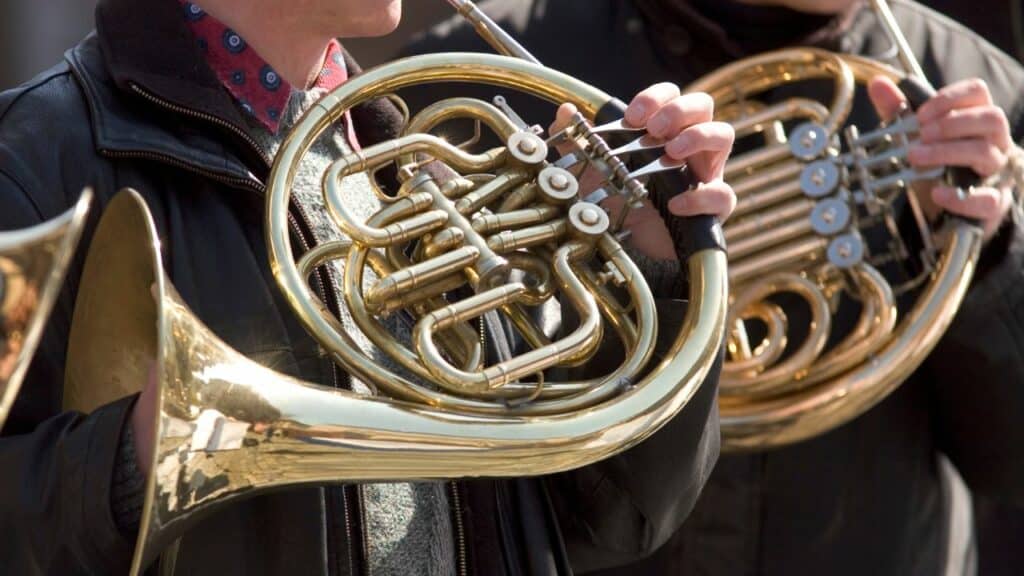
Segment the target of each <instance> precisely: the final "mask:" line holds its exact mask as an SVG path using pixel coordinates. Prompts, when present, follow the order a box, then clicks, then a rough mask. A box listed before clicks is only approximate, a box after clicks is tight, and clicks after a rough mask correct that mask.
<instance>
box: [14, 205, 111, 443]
mask: <svg viewBox="0 0 1024 576" xmlns="http://www.w3.org/2000/svg"><path fill="white" fill-rule="evenodd" d="M91 198H92V193H91V192H90V191H89V190H85V191H84V192H83V193H82V196H81V197H80V198H79V200H78V203H77V204H75V206H74V207H73V208H71V209H70V210H68V211H67V212H65V213H64V214H61V215H60V216H58V217H56V218H54V219H52V220H49V221H47V222H43V223H42V224H37V225H36V226H33V227H31V228H27V229H24V230H15V231H4V232H0V428H2V427H3V424H4V421H5V420H6V419H7V415H8V413H9V412H10V410H11V406H12V405H13V404H14V399H15V398H16V397H17V395H18V390H19V389H20V388H21V383H22V380H24V378H25V373H26V372H27V371H28V367H29V363H30V362H31V361H32V356H33V354H34V353H35V351H36V347H37V346H38V345H39V339H40V338H41V337H42V334H43V327H44V326H45V325H46V320H47V318H48V317H49V316H50V310H51V309H52V308H53V304H54V302H55V301H56V300H57V296H58V295H59V294H60V288H61V284H62V283H63V280H64V274H65V273H66V272H67V269H68V266H69V265H70V264H71V258H72V256H73V255H74V252H75V246H77V245H78V239H79V238H80V237H81V234H82V229H83V228H84V227H85V217H86V214H87V213H88V211H89V202H90V200H91Z"/></svg>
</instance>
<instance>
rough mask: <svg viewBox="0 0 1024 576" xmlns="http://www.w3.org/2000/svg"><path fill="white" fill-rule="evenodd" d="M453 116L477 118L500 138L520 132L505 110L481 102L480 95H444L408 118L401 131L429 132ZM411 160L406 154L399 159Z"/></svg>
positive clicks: (412, 160) (413, 161)
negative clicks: (453, 96) (449, 96)
mask: <svg viewBox="0 0 1024 576" xmlns="http://www.w3.org/2000/svg"><path fill="white" fill-rule="evenodd" d="M453 118H458V119H460V120H463V119H467V118H468V119H471V120H479V121H480V122H482V123H484V124H485V125H486V126H487V127H488V128H490V129H491V130H493V131H494V133H495V134H497V135H498V137H500V138H501V140H502V141H505V140H507V139H508V137H509V136H511V135H513V134H515V133H516V132H518V131H519V127H518V126H516V125H515V124H514V123H513V122H512V120H510V119H509V118H508V116H505V113H504V112H502V111H501V110H499V109H498V107H497V106H494V105H493V104H489V103H487V102H484V101H483V100H480V99H479V98H462V97H459V98H446V99H445V100H440V101H438V102H434V103H433V104H431V105H429V106H427V107H426V108H424V109H423V110H420V111H419V112H418V113H417V114H416V115H415V116H413V117H412V119H411V120H410V121H409V125H408V126H406V128H405V131H404V134H405V135H408V134H418V133H424V134H425V133H429V132H430V131H431V130H433V129H434V128H436V127H437V126H439V125H441V124H444V123H445V122H447V121H449V120H451V119H453ZM410 163H412V164H414V163H415V159H413V158H408V157H405V158H403V159H402V164H410Z"/></svg>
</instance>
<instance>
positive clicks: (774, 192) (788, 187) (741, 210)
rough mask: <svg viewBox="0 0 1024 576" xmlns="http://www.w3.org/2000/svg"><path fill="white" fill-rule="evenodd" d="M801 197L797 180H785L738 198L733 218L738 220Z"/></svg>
mask: <svg viewBox="0 0 1024 576" xmlns="http://www.w3.org/2000/svg"><path fill="white" fill-rule="evenodd" d="M801 196H803V189H802V188H800V181H799V180H798V179H791V180H785V181H782V182H780V183H778V184H775V185H773V186H771V187H769V188H766V189H764V190H761V191H760V192H758V193H756V194H750V195H749V196H740V197H739V200H738V201H737V202H736V209H735V210H734V211H733V217H735V218H740V217H743V216H746V215H747V214H750V213H751V212H757V211H759V210H763V209H765V208H767V207H769V206H771V205H773V204H778V203H780V202H783V201H785V200H790V199H792V198H799V197H801Z"/></svg>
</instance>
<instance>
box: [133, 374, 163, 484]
mask: <svg viewBox="0 0 1024 576" xmlns="http://www.w3.org/2000/svg"><path fill="white" fill-rule="evenodd" d="M159 392H160V390H159V388H158V386H157V375H156V365H155V364H154V365H153V367H151V368H150V370H149V377H148V378H147V379H146V384H145V386H143V388H142V393H141V394H139V398H138V399H137V400H136V401H135V406H134V407H132V415H131V423H130V425H131V427H132V436H133V437H134V440H135V462H136V464H137V465H138V467H139V472H141V473H142V474H143V475H148V474H149V468H150V464H151V462H152V461H153V450H154V449H155V448H156V446H155V440H154V436H155V435H156V411H157V403H158V402H157V401H158V394H159Z"/></svg>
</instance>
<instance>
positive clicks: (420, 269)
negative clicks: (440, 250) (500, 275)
mask: <svg viewBox="0 0 1024 576" xmlns="http://www.w3.org/2000/svg"><path fill="white" fill-rule="evenodd" d="M479 258H480V251H479V250H477V249H476V248H475V247H473V246H463V247H462V248H458V249H456V250H453V251H451V252H448V253H445V254H442V255H440V256H437V257H435V258H431V259H429V260H424V261H422V262H417V263H415V264H413V265H411V266H409V267H408V268H403V269H401V270H398V271H396V272H394V273H393V274H389V275H388V276H385V277H384V278H381V279H380V280H379V281H378V282H377V284H376V285H374V286H373V287H372V288H370V290H369V291H368V292H367V293H366V302H367V304H369V305H370V306H371V307H373V306H380V305H381V304H382V303H383V302H384V301H386V300H389V299H391V298H395V297H396V296H398V295H399V294H401V293H403V292H407V291H409V290H417V289H419V288H421V287H423V286H426V285H428V284H433V283H434V282H437V281H439V280H441V279H443V278H444V277H445V276H450V275H452V274H459V273H460V272H462V269H463V268H466V267H469V266H472V265H473V264H475V263H476V261H477V259H479Z"/></svg>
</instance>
